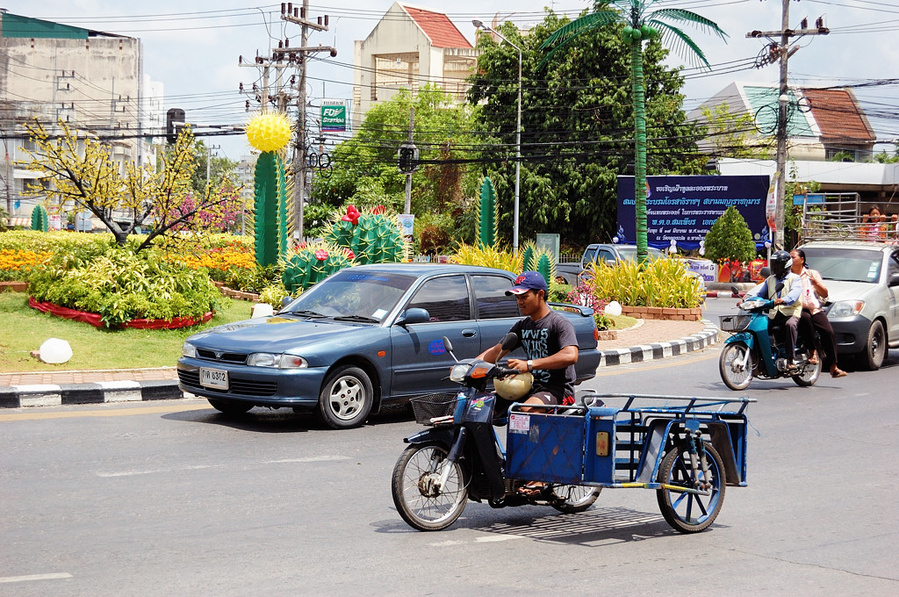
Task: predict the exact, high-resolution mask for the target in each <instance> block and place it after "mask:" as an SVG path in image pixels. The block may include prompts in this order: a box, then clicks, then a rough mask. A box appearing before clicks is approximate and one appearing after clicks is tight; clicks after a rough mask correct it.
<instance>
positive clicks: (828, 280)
mask: <svg viewBox="0 0 899 597" xmlns="http://www.w3.org/2000/svg"><path fill="white" fill-rule="evenodd" d="M801 248H802V250H803V251H805V258H806V263H807V264H808V266H809V267H810V268H812V269H816V270H818V271H819V272H820V273H821V277H822V278H824V284H825V286H827V290H828V293H829V296H828V305H827V306H826V308H827V318H828V319H829V320H830V324H831V325H832V326H833V331H834V334H835V335H836V339H837V352H838V353H839V354H840V355H855V356H857V357H858V359H859V361H860V364H861V365H862V366H864V367H867V368H868V369H878V368H879V367H880V366H881V365H882V364H883V361H884V359H885V358H886V356H887V347H890V348H897V347H899V246H897V245H894V244H888V243H882V242H867V241H812V242H809V243H807V244H804V245H802V246H801Z"/></svg>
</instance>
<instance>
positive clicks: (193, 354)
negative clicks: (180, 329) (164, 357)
mask: <svg viewBox="0 0 899 597" xmlns="http://www.w3.org/2000/svg"><path fill="white" fill-rule="evenodd" d="M181 356H182V357H187V358H189V359H195V358H197V347H196V346H194V345H193V344H191V343H190V342H185V343H184V345H183V346H182V347H181Z"/></svg>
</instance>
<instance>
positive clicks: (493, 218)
mask: <svg viewBox="0 0 899 597" xmlns="http://www.w3.org/2000/svg"><path fill="white" fill-rule="evenodd" d="M498 222H499V212H498V208H497V205H496V191H495V190H494V188H493V182H492V181H491V180H490V177H489V176H485V177H484V182H483V183H481V192H480V200H479V201H478V242H479V243H480V244H481V245H482V246H485V247H492V246H494V244H495V243H496V239H497V236H498V234H497V225H498Z"/></svg>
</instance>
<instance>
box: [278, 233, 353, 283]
mask: <svg viewBox="0 0 899 597" xmlns="http://www.w3.org/2000/svg"><path fill="white" fill-rule="evenodd" d="M282 264H283V266H284V270H283V272H282V273H281V281H282V282H283V283H284V287H285V288H286V289H287V291H288V292H289V293H291V294H296V293H297V292H298V291H302V290H305V289H307V288H309V287H310V286H312V285H313V284H315V283H317V282H321V281H322V280H324V279H325V278H327V277H328V276H330V275H331V274H333V273H334V272H336V271H339V270H342V269H343V268H345V267H349V266H351V265H355V264H354V262H353V253H352V251H350V250H348V249H345V248H343V247H337V246H334V245H333V244H330V243H327V242H324V241H316V242H311V243H302V244H300V245H299V246H298V247H297V248H296V249H291V250H289V251H288V252H287V255H285V256H284V258H283V259H282Z"/></svg>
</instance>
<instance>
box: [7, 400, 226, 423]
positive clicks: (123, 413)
mask: <svg viewBox="0 0 899 597" xmlns="http://www.w3.org/2000/svg"><path fill="white" fill-rule="evenodd" d="M115 406H119V405H118V404H116V405H115ZM211 408H212V407H210V406H209V404H208V403H205V402H204V403H202V404H173V405H168V406H141V407H136V408H134V407H132V408H127V407H126V408H115V407H114V408H110V409H107V410H79V411H69V412H41V411H35V412H17V413H10V414H0V421H39V420H49V419H77V418H80V417H130V416H133V415H156V414H162V413H173V412H186V411H191V410H206V409H211Z"/></svg>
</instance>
